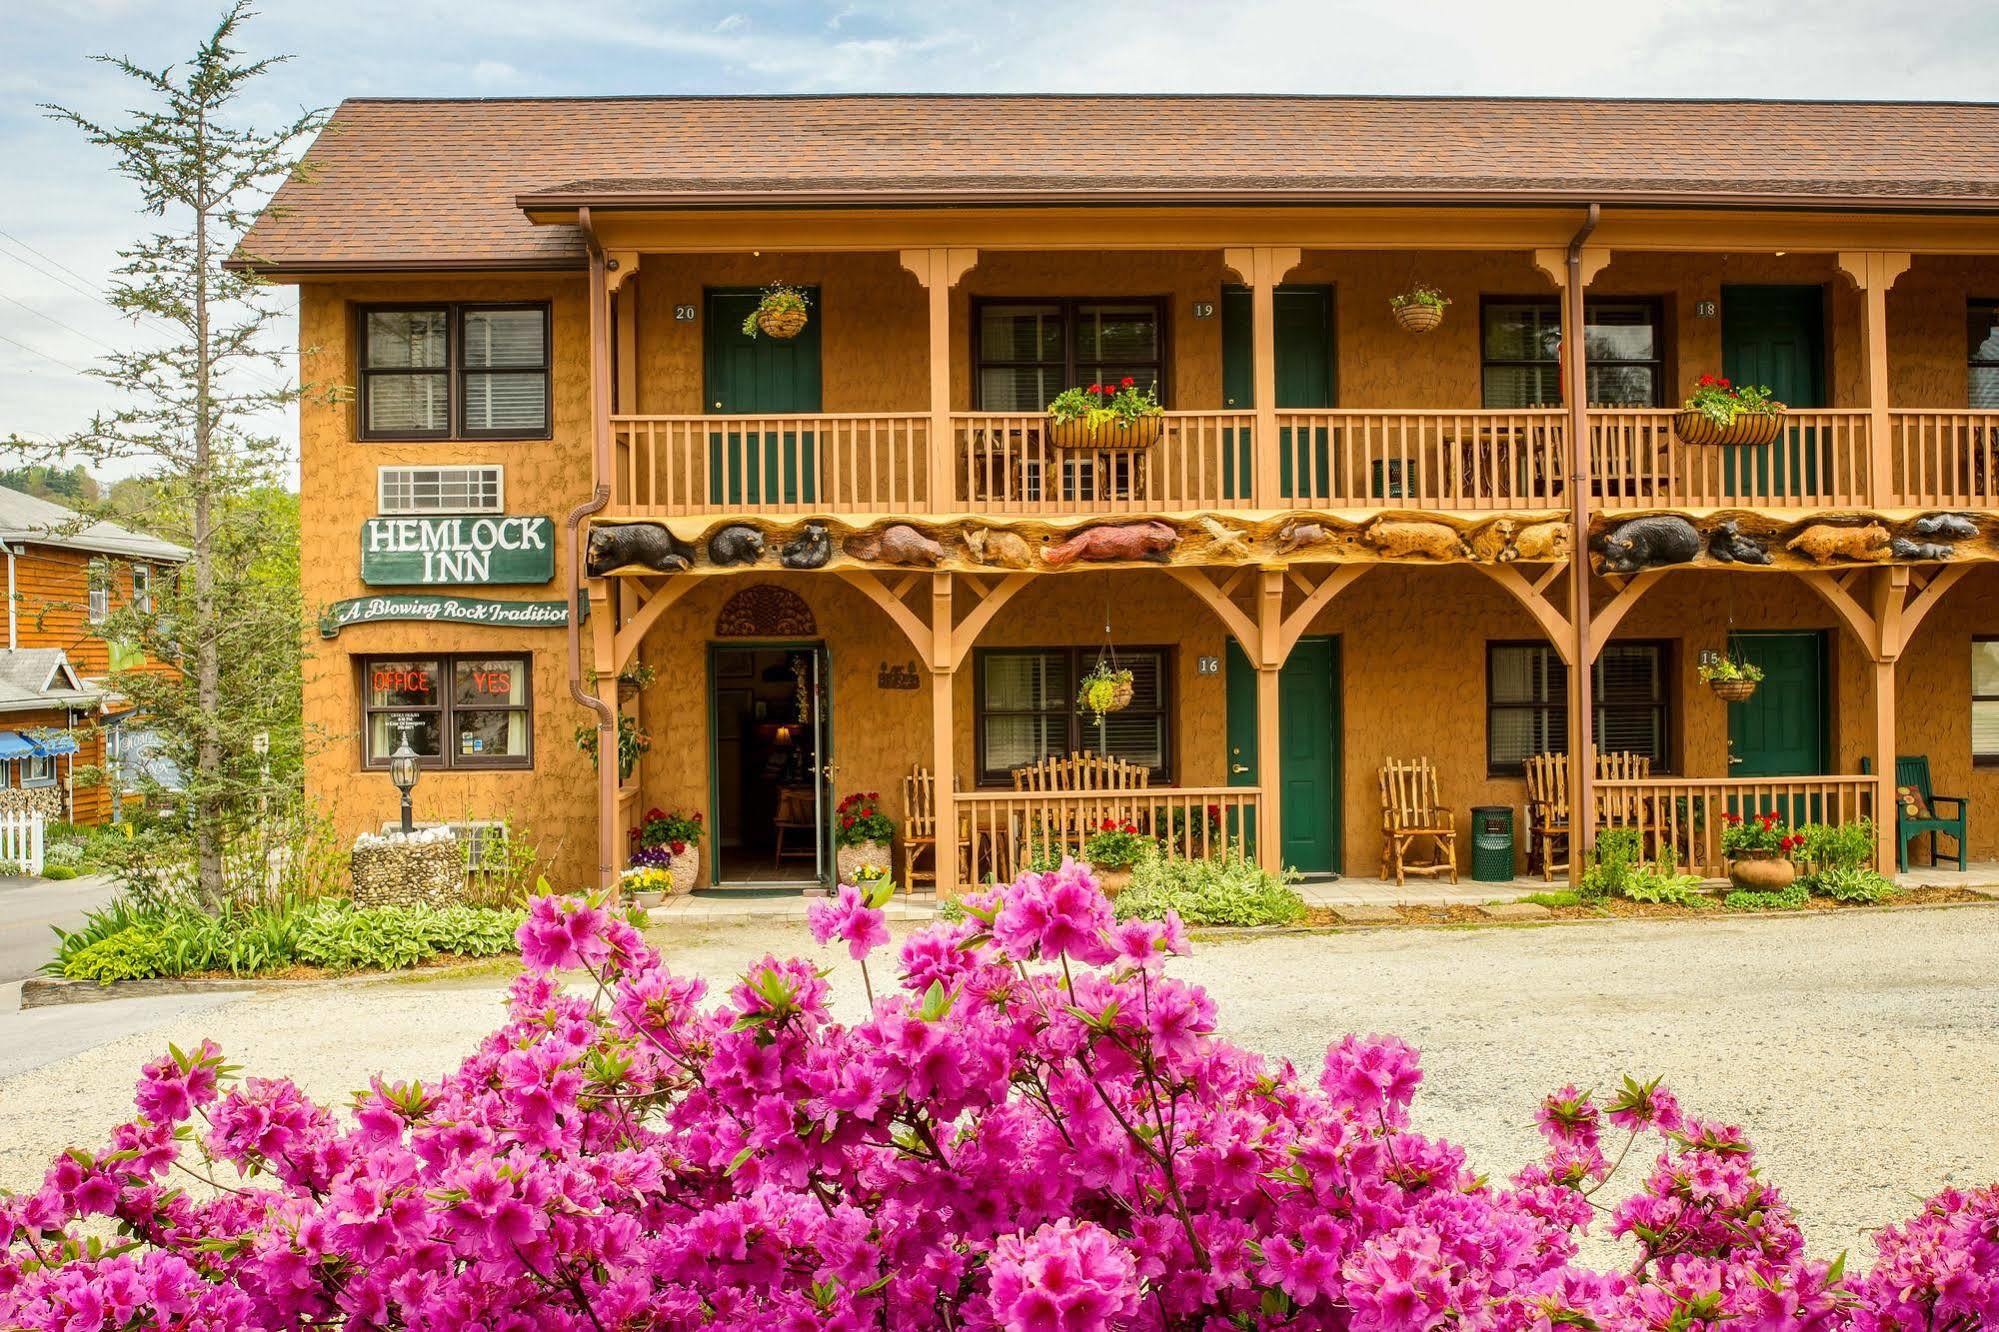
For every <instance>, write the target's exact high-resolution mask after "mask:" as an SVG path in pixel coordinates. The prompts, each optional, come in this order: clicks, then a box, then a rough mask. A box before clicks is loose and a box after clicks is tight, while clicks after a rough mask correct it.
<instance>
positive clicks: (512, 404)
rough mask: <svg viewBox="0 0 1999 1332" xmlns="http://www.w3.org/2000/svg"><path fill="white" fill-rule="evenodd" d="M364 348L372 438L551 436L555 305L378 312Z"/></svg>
mask: <svg viewBox="0 0 1999 1332" xmlns="http://www.w3.org/2000/svg"><path fill="white" fill-rule="evenodd" d="M360 342H361V393H360V413H361V437H362V438H363V439H451V438H457V439H537V438H542V437H545V436H547V434H548V433H549V414H548V396H549V390H548V380H549V375H548V361H549V350H548V307H547V306H546V305H440V306H428V307H410V306H375V307H369V308H364V309H363V310H362V311H361V316H360Z"/></svg>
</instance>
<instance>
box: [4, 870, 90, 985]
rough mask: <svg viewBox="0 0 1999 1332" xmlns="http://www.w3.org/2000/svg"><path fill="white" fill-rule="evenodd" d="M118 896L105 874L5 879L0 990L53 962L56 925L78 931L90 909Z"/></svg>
mask: <svg viewBox="0 0 1999 1332" xmlns="http://www.w3.org/2000/svg"><path fill="white" fill-rule="evenodd" d="M116 892H117V888H116V885H114V884H113V883H112V881H111V878H110V877H109V876H108V875H103V874H86V875H83V876H82V877H80V878H75V879H63V880H60V881H58V880H55V879H31V878H27V877H25V876H16V877H14V878H6V879H0V986H8V985H10V984H11V983H12V982H14V981H18V980H20V979H22V978H23V977H25V976H32V975H34V974H35V972H36V971H37V970H39V969H40V968H41V965H42V963H44V962H46V961H48V960H49V952H50V950H51V948H52V947H53V946H54V944H55V935H54V933H53V932H52V931H51V928H50V927H51V926H56V925H60V926H62V927H63V928H64V929H74V928H76V926H78V925H80V924H82V923H83V916H84V913H85V912H86V911H92V910H95V909H96V908H98V907H101V906H103V905H104V904H105V903H106V902H109V901H110V900H111V899H112V897H113V896H115V895H116ZM9 1006H10V1007H11V1005H9Z"/></svg>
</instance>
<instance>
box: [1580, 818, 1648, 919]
mask: <svg viewBox="0 0 1999 1332" xmlns="http://www.w3.org/2000/svg"><path fill="white" fill-rule="evenodd" d="M1637 865H1638V830H1637V829H1636V828H1605V829H1604V830H1603V831H1602V832H1600V833H1598V834H1597V835H1596V845H1595V846H1594V847H1592V848H1591V849H1590V856H1589V864H1588V865H1587V866H1586V867H1585V868H1584V869H1583V877H1582V881H1581V882H1580V883H1579V884H1578V885H1577V886H1576V895H1577V896H1578V897H1579V898H1580V899H1581V900H1582V903H1583V905H1584V906H1595V905H1596V904H1597V903H1598V902H1601V901H1602V900H1603V899H1604V898H1606V897H1623V896H1625V895H1626V889H1627V888H1629V887H1630V884H1631V876H1632V873H1633V871H1634V870H1635V869H1636V868H1637Z"/></svg>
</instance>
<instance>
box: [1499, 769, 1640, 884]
mask: <svg viewBox="0 0 1999 1332" xmlns="http://www.w3.org/2000/svg"><path fill="white" fill-rule="evenodd" d="M1651 775H1652V760H1651V759H1650V758H1649V757H1647V756H1646V755H1644V754H1631V753H1626V752H1623V751H1621V750H1613V751H1612V752H1610V753H1607V754H1598V755H1597V756H1596V779H1597V780H1598V781H1600V782H1635V781H1644V780H1645V779H1646V778H1648V777H1650V776H1651ZM1645 803H1646V802H1645V799H1644V797H1642V796H1636V795H1629V794H1625V793H1623V792H1619V793H1617V794H1615V795H1611V794H1601V795H1599V796H1598V797H1597V809H1598V812H1599V814H1600V816H1601V821H1602V823H1603V825H1604V826H1605V827H1618V826H1621V825H1625V824H1637V825H1639V826H1644V825H1646V824H1648V823H1649V822H1650V820H1649V819H1648V818H1647V817H1646V816H1647V814H1648V813H1649V811H1648V810H1646V808H1645ZM1570 817H1571V815H1570V811H1569V758H1568V755H1566V754H1535V755H1533V756H1531V757H1530V758H1528V760H1527V868H1528V869H1530V870H1531V869H1533V868H1534V867H1535V866H1537V865H1538V866H1539V867H1540V870H1541V878H1542V880H1543V881H1544V882H1550V883H1552V882H1553V881H1554V878H1555V873H1556V871H1558V870H1559V871H1562V872H1563V873H1567V871H1568V868H1569V846H1570V842H1569V834H1570V831H1571V830H1570V827H1569V820H1570ZM1558 847H1559V850H1560V858H1559V859H1557V858H1556V856H1557V848H1558Z"/></svg>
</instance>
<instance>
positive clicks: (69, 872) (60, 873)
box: [42, 862, 76, 883]
mask: <svg viewBox="0 0 1999 1332" xmlns="http://www.w3.org/2000/svg"><path fill="white" fill-rule="evenodd" d="M42 877H43V878H44V879H52V880H54V881H56V882H57V883H60V882H62V881H63V880H64V879H74V878H75V877H76V867H75V866H74V865H51V864H48V863H46V862H44V863H43V865H42Z"/></svg>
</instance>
